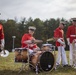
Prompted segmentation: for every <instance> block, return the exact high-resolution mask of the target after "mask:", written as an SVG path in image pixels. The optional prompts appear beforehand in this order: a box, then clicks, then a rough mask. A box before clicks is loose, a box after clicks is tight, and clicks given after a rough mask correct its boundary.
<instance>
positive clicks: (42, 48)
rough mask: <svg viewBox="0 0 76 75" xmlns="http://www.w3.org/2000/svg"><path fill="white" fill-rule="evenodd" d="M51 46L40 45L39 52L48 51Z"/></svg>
mask: <svg viewBox="0 0 76 75" xmlns="http://www.w3.org/2000/svg"><path fill="white" fill-rule="evenodd" d="M51 46H52V44H42V47H41V50H42V51H49V50H51Z"/></svg>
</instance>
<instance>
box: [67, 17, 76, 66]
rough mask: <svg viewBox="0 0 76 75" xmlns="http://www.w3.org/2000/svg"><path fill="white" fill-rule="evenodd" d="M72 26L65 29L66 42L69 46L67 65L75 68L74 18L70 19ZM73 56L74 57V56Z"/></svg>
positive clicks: (75, 20)
mask: <svg viewBox="0 0 76 75" xmlns="http://www.w3.org/2000/svg"><path fill="white" fill-rule="evenodd" d="M71 21H72V25H71V26H69V27H68V29H67V35H66V36H67V42H68V45H69V49H70V52H69V64H70V66H74V67H76V60H75V59H76V54H75V53H76V18H71ZM74 55H75V56H74Z"/></svg>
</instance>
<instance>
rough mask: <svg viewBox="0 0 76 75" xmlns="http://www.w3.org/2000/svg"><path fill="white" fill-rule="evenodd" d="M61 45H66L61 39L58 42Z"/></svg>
mask: <svg viewBox="0 0 76 75" xmlns="http://www.w3.org/2000/svg"><path fill="white" fill-rule="evenodd" d="M57 41H58V42H59V43H60V44H62V45H65V42H63V41H62V40H61V39H58V40H57Z"/></svg>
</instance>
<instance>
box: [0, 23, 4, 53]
mask: <svg viewBox="0 0 76 75" xmlns="http://www.w3.org/2000/svg"><path fill="white" fill-rule="evenodd" d="M4 44H5V41H4V31H3V26H2V23H1V22H0V52H1V51H2V49H4Z"/></svg>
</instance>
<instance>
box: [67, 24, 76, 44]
mask: <svg viewBox="0 0 76 75" xmlns="http://www.w3.org/2000/svg"><path fill="white" fill-rule="evenodd" d="M66 36H67V38H69V39H70V43H72V42H73V40H74V39H76V26H75V25H71V26H69V27H68V29H67V34H66Z"/></svg>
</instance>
